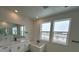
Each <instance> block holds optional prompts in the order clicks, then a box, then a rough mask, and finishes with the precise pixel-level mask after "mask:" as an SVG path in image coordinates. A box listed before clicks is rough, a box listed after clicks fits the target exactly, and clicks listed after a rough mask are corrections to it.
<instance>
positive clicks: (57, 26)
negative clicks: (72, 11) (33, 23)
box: [53, 20, 70, 45]
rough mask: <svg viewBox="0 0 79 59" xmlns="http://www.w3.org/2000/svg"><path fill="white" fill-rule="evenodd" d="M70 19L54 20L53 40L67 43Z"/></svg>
mask: <svg viewBox="0 0 79 59" xmlns="http://www.w3.org/2000/svg"><path fill="white" fill-rule="evenodd" d="M69 24H70V20H60V21H54V26H53V42H55V43H58V44H63V45H66V44H67V38H68V32H69Z"/></svg>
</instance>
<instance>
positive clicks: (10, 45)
mask: <svg viewBox="0 0 79 59" xmlns="http://www.w3.org/2000/svg"><path fill="white" fill-rule="evenodd" d="M78 24H79V6H0V52H79V36H78V35H79V28H78V27H79V25H78ZM77 26H78V27H77Z"/></svg>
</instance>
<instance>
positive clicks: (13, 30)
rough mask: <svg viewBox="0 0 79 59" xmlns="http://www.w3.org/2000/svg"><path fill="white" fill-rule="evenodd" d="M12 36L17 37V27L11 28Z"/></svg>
mask: <svg viewBox="0 0 79 59" xmlns="http://www.w3.org/2000/svg"><path fill="white" fill-rule="evenodd" d="M12 34H13V35H17V27H13V28H12Z"/></svg>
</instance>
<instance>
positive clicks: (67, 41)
mask: <svg viewBox="0 0 79 59" xmlns="http://www.w3.org/2000/svg"><path fill="white" fill-rule="evenodd" d="M65 20H69V21H70V23H69V28H68V33H67V39H66V44H59V43H55V42H53V37H54V23H55V22H58V21H65ZM51 24H53V26H51V30H52V32H51V33H52V35H51V36H52V37H51V40H52V41H51V42H52V43H55V44H58V45H64V46H68V44H69V37H70V28H71V18H65V19H59V20H53V21H52V23H51Z"/></svg>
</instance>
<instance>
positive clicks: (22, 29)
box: [20, 26, 24, 36]
mask: <svg viewBox="0 0 79 59" xmlns="http://www.w3.org/2000/svg"><path fill="white" fill-rule="evenodd" d="M20 35H21V36H24V26H20Z"/></svg>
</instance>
